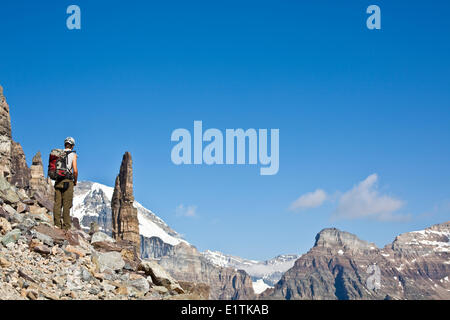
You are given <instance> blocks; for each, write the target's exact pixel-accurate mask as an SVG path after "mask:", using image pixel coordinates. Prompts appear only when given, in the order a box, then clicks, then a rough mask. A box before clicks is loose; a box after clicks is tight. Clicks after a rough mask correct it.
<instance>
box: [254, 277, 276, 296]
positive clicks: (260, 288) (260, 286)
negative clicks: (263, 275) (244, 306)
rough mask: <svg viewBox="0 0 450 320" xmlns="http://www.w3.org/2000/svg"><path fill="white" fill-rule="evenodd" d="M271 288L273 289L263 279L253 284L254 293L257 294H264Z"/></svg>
mask: <svg viewBox="0 0 450 320" xmlns="http://www.w3.org/2000/svg"><path fill="white" fill-rule="evenodd" d="M269 288H273V287H271V286H269V285H268V284H267V283H265V282H264V280H263V279H258V280H257V281H254V282H253V291H255V293H256V294H260V293H263V292H264V291H265V290H266V289H269Z"/></svg>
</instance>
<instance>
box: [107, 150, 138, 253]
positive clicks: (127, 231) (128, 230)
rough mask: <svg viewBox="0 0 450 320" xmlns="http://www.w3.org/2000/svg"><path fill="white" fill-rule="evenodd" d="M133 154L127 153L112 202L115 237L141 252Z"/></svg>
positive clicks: (123, 159)
mask: <svg viewBox="0 0 450 320" xmlns="http://www.w3.org/2000/svg"><path fill="white" fill-rule="evenodd" d="M132 164H133V163H132V160H131V154H130V153H129V152H125V154H124V155H123V158H122V164H121V166H120V172H119V175H118V176H117V178H116V183H115V186H114V192H113V197H112V200H111V211H112V224H113V237H114V238H115V239H116V240H128V241H131V242H132V243H133V244H134V245H135V246H136V248H137V249H138V250H140V243H141V241H140V235H139V220H138V216H137V209H136V208H135V207H134V206H133V202H134V196H133V167H132Z"/></svg>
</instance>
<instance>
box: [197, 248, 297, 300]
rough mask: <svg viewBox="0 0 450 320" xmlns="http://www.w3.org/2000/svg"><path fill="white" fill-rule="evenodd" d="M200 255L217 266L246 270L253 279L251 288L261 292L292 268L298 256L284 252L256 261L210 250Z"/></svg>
mask: <svg viewBox="0 0 450 320" xmlns="http://www.w3.org/2000/svg"><path fill="white" fill-rule="evenodd" d="M202 255H203V256H204V257H205V258H206V259H207V260H208V261H209V262H211V263H213V264H215V265H217V266H221V267H229V268H234V269H237V270H244V271H245V272H247V273H248V274H249V275H250V276H251V277H252V279H253V289H254V290H255V292H256V293H261V292H263V291H264V290H266V289H267V288H270V287H273V286H274V285H275V283H277V282H278V281H279V280H280V279H281V276H282V275H283V274H284V273H285V272H286V271H287V270H289V269H290V268H292V267H293V266H294V263H295V261H296V260H297V259H298V258H300V256H299V255H296V254H284V255H279V256H277V257H275V258H273V259H270V260H266V261H257V260H247V259H243V258H240V257H236V256H232V255H226V254H223V253H221V252H218V251H210V250H207V251H205V252H202Z"/></svg>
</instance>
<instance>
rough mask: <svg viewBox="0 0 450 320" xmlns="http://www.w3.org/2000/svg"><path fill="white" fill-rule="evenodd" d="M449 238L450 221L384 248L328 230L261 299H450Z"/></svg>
mask: <svg viewBox="0 0 450 320" xmlns="http://www.w3.org/2000/svg"><path fill="white" fill-rule="evenodd" d="M449 239H450V222H446V223H442V224H439V225H434V226H432V227H429V228H427V229H425V230H421V231H416V232H408V233H405V234H402V235H400V236H398V237H397V238H396V239H395V240H394V242H393V243H392V244H390V245H387V246H385V247H384V248H383V249H379V248H377V247H376V246H375V245H374V244H371V243H368V242H366V241H363V240H360V239H358V238H357V237H356V236H355V235H353V234H350V233H348V232H344V231H340V230H337V229H324V230H322V231H321V232H320V233H319V234H318V235H317V237H316V243H315V245H314V247H313V248H312V249H311V250H310V251H309V252H308V253H306V254H304V255H303V256H301V257H300V258H299V259H298V260H297V261H296V262H295V265H294V267H293V268H291V269H290V270H288V271H287V272H286V273H285V274H284V275H283V277H282V278H281V280H280V281H279V282H278V283H277V284H276V285H275V287H274V288H272V289H269V290H266V291H265V292H263V294H262V295H261V296H260V298H261V299H287V300H291V299H307V300H309V299H313V300H322V299H325V300H336V299H337V300H369V299H408V300H410V299H413V300H416V299H450V281H449V280H450V279H449V277H450V276H449V275H450V264H449V261H450V242H449ZM377 274H378V276H377ZM377 278H378V280H377V281H375V280H376V279H377ZM375 284H377V285H375Z"/></svg>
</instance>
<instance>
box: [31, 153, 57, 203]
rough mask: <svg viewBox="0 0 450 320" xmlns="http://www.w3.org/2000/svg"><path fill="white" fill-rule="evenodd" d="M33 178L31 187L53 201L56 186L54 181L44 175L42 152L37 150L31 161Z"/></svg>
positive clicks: (33, 190)
mask: <svg viewBox="0 0 450 320" xmlns="http://www.w3.org/2000/svg"><path fill="white" fill-rule="evenodd" d="M30 171H31V179H30V189H31V191H32V192H38V193H40V194H41V195H42V196H43V197H45V198H47V199H49V201H51V202H53V196H54V188H53V185H52V183H51V182H50V180H49V179H48V178H45V175H44V165H43V163H42V157H41V152H39V151H38V152H37V153H36V154H35V156H34V157H33V160H32V161H31V166H30Z"/></svg>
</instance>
